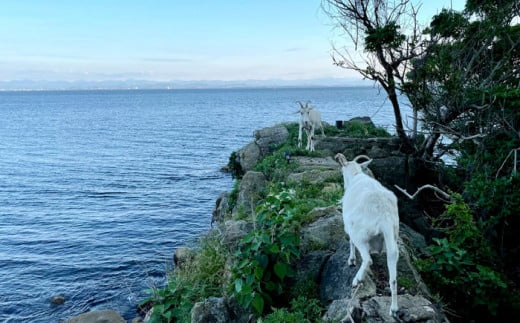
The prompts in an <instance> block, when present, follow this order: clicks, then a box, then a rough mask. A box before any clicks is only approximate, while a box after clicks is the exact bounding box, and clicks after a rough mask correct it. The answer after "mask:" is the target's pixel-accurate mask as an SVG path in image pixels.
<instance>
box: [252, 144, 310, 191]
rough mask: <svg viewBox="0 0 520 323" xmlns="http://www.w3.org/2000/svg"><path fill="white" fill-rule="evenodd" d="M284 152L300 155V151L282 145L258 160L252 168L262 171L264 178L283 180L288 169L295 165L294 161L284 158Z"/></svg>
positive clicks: (276, 180)
mask: <svg viewBox="0 0 520 323" xmlns="http://www.w3.org/2000/svg"><path fill="white" fill-rule="evenodd" d="M286 153H289V154H290V155H291V156H297V155H301V154H302V151H301V150H298V149H294V148H290V147H286V146H283V147H281V148H280V149H279V150H277V151H275V152H273V153H272V154H270V155H268V156H266V157H264V158H263V159H262V160H261V161H259V162H258V163H257V164H256V165H255V168H254V170H255V171H257V172H262V173H263V174H264V175H265V176H266V178H267V179H268V180H271V181H275V182H280V181H283V180H285V176H287V174H288V173H289V171H290V170H293V169H295V168H296V167H297V165H296V164H295V163H294V162H291V161H290V160H289V161H288V160H287V159H286V157H285V154H286Z"/></svg>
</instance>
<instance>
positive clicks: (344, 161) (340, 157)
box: [334, 153, 348, 166]
mask: <svg viewBox="0 0 520 323" xmlns="http://www.w3.org/2000/svg"><path fill="white" fill-rule="evenodd" d="M334 159H335V160H336V161H337V162H338V163H339V164H340V165H341V166H345V165H346V164H347V163H348V160H347V158H346V157H345V156H344V155H343V154H341V153H337V154H336V156H334Z"/></svg>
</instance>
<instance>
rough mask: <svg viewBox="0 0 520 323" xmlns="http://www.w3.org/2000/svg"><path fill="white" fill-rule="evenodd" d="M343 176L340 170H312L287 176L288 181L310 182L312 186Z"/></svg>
mask: <svg viewBox="0 0 520 323" xmlns="http://www.w3.org/2000/svg"><path fill="white" fill-rule="evenodd" d="M340 175H341V171H340V170H339V168H338V169H337V170H319V169H312V170H308V171H304V172H301V173H291V174H289V176H287V180H289V181H292V182H296V183H302V182H309V183H311V184H316V183H321V182H324V181H326V180H329V179H334V178H337V177H339V176H340Z"/></svg>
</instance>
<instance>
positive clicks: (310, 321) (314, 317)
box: [258, 296, 323, 323]
mask: <svg viewBox="0 0 520 323" xmlns="http://www.w3.org/2000/svg"><path fill="white" fill-rule="evenodd" d="M322 311H323V310H322V308H321V306H320V305H319V301H318V300H317V299H315V298H314V299H308V298H306V297H304V296H299V297H296V298H295V299H293V300H292V301H291V308H290V309H287V308H280V309H275V310H274V311H273V313H271V314H269V315H266V316H265V318H264V319H261V320H259V321H258V322H259V323H260V322H263V323H281V322H284V323H319V322H321V321H322V320H321V313H322Z"/></svg>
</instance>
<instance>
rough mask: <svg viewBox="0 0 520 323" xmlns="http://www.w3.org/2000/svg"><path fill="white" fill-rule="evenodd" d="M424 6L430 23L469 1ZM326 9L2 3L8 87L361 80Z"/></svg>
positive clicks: (284, 4) (301, 3) (309, 0)
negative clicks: (345, 59) (345, 61)
mask: <svg viewBox="0 0 520 323" xmlns="http://www.w3.org/2000/svg"><path fill="white" fill-rule="evenodd" d="M417 2H419V1H417ZM421 2H422V7H421V11H420V13H421V17H422V18H421V19H422V20H423V22H424V23H426V22H428V21H429V18H430V17H431V16H433V15H434V14H436V13H438V12H439V11H440V10H441V9H442V8H443V7H450V6H451V5H452V6H453V8H454V9H456V10H462V9H463V7H464V3H465V1H464V0H451V1H450V0H440V1H426V0H425V1H421ZM320 3H321V0H284V1H276V0H262V1H258V0H255V1H252V0H251V1H248V0H243V1H239V0H236V1H223V0H222V1H216V0H213V1H212V0H199V1H188V0H185V1H181V0H170V1H168V0H156V1H134V0H126V1H116V0H105V1H103V0H89V1H66V0H61V1H59V0H48V1H37V0H24V1H10V0H0V4H1V8H2V10H1V11H0V81H12V80H49V81H106V80H128V79H135V80H148V81H172V80H224V81H236V80H270V79H282V80H308V79H320V78H347V79H348V78H359V76H358V75H357V74H355V73H353V72H351V71H347V70H344V69H341V68H339V67H336V66H334V65H333V64H332V59H331V41H332V40H333V39H334V37H335V36H334V31H333V27H332V25H331V20H330V18H328V17H327V16H326V15H325V14H324V13H323V11H322V10H321V8H320Z"/></svg>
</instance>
